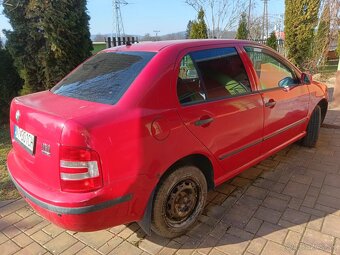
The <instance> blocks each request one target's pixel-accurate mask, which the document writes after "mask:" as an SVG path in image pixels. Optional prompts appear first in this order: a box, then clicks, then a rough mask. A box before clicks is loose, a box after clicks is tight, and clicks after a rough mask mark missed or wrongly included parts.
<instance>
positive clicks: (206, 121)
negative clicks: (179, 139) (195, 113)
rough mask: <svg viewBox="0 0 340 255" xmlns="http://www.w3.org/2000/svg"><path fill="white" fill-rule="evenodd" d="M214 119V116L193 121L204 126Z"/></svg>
mask: <svg viewBox="0 0 340 255" xmlns="http://www.w3.org/2000/svg"><path fill="white" fill-rule="evenodd" d="M213 121H214V118H206V119H201V120H196V121H195V126H204V125H207V124H209V123H211V122H213Z"/></svg>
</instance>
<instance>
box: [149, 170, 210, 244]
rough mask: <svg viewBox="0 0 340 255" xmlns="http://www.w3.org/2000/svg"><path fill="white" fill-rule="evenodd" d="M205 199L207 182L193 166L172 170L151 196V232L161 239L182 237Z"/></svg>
mask: <svg viewBox="0 0 340 255" xmlns="http://www.w3.org/2000/svg"><path fill="white" fill-rule="evenodd" d="M206 198H207V181H206V179H205V176H204V174H203V173H202V172H201V171H200V170H199V169H198V168H197V167H195V166H183V167H180V168H178V169H176V170H175V171H173V172H172V173H171V174H170V175H169V176H168V177H167V178H166V179H165V180H164V181H163V182H162V183H161V184H160V187H159V189H158V191H157V193H156V195H155V200H154V205H153V212H152V226H151V228H152V230H153V231H154V232H155V233H156V234H158V235H160V236H163V237H166V238H174V237H177V236H180V235H182V234H184V233H185V232H186V231H187V230H188V229H189V228H190V227H191V226H193V225H194V223H195V222H196V221H197V219H198V217H199V215H200V214H201V213H202V211H203V209H204V205H205V201H206Z"/></svg>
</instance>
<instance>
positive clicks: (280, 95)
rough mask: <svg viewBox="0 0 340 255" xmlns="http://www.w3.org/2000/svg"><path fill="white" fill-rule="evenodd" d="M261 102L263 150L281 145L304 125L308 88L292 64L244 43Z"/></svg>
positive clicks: (302, 129) (293, 137) (295, 134)
mask: <svg viewBox="0 0 340 255" xmlns="http://www.w3.org/2000/svg"><path fill="white" fill-rule="evenodd" d="M245 50H246V52H247V55H248V56H249V58H250V59H251V61H252V63H253V66H254V68H255V71H256V73H257V77H258V90H259V91H260V93H261V96H262V99H263V102H264V106H265V107H264V134H263V139H264V141H263V153H266V152H269V151H271V150H274V149H278V148H279V147H282V146H284V145H285V144H287V143H288V142H289V141H291V140H292V139H296V137H297V136H299V135H301V134H302V133H303V132H304V131H305V128H306V123H307V114H308V104H309V90H308V86H307V85H304V84H302V83H301V81H300V78H299V77H298V74H297V72H296V71H295V68H294V67H292V66H291V65H290V64H289V63H288V62H287V61H285V60H284V59H282V58H281V57H280V56H278V55H276V54H274V53H272V52H270V51H268V50H266V49H263V48H257V47H252V46H249V47H248V46H247V47H245Z"/></svg>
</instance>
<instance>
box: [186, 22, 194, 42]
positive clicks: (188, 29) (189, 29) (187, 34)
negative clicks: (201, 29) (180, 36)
mask: <svg viewBox="0 0 340 255" xmlns="http://www.w3.org/2000/svg"><path fill="white" fill-rule="evenodd" d="M192 24H193V22H192V21H191V20H189V22H188V25H187V30H186V31H185V39H189V38H190V31H191V28H192Z"/></svg>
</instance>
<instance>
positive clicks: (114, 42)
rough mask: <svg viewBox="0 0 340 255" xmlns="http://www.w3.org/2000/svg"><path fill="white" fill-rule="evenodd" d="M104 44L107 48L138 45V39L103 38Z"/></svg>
mask: <svg viewBox="0 0 340 255" xmlns="http://www.w3.org/2000/svg"><path fill="white" fill-rule="evenodd" d="M105 43H106V47H107V48H111V47H116V46H120V45H131V44H135V43H139V41H138V37H134V36H131V37H130V36H126V37H125V36H124V37H117V38H116V37H105Z"/></svg>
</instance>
